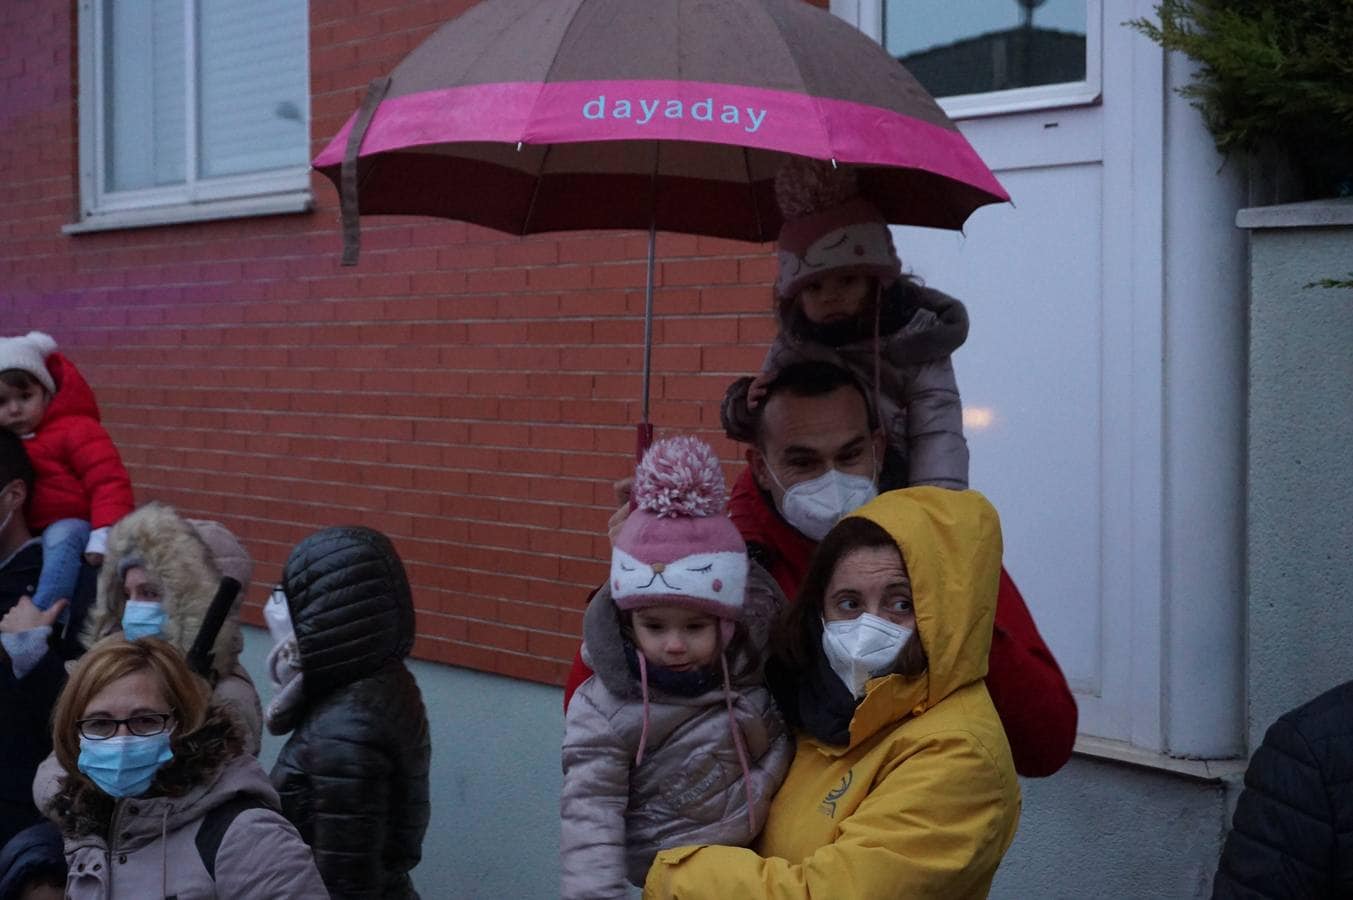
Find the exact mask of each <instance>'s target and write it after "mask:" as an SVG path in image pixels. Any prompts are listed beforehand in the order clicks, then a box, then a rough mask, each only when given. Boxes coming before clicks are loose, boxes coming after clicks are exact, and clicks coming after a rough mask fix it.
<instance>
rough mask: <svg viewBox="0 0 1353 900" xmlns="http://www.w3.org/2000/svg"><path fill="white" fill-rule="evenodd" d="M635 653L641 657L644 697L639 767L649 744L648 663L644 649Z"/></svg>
mask: <svg viewBox="0 0 1353 900" xmlns="http://www.w3.org/2000/svg"><path fill="white" fill-rule="evenodd" d="M635 655H636V656H638V657H639V693H640V694H642V695H643V698H644V724H643V726H642V727H641V728H640V729H639V752H638V753H635V754H634V765H635V766H636V767H637V766H638V765H639V764H640V763H642V762H643V761H644V748H645V747H647V746H648V663H647V662H646V661H645V660H644V651H642V650H640V651H639V652H638V653H637V654H635Z"/></svg>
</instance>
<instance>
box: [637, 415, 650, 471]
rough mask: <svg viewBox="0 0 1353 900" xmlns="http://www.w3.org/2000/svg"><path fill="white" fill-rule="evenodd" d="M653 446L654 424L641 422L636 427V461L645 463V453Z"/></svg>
mask: <svg viewBox="0 0 1353 900" xmlns="http://www.w3.org/2000/svg"><path fill="white" fill-rule="evenodd" d="M652 444H653V423H652V422H640V423H639V424H638V425H635V426H634V461H635V462H643V461H644V453H645V452H647V450H648V448H649V447H650V446H652Z"/></svg>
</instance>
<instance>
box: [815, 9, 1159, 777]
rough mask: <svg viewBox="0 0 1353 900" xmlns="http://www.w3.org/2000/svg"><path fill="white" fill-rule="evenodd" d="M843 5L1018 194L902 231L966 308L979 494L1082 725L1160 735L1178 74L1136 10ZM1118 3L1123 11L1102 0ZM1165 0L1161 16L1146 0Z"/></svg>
mask: <svg viewBox="0 0 1353 900" xmlns="http://www.w3.org/2000/svg"><path fill="white" fill-rule="evenodd" d="M1028 5H1032V6H1034V7H1035V8H1034V9H1032V10H1026V9H1025V6H1026V4H1025V3H1021V2H1018V0H982V2H972V3H952V2H946V0H834V2H833V3H832V11H833V12H834V13H835V14H837V15H839V16H841V17H843V18H845V19H846V20H847V21H850V22H852V23H853V24H855V25H857V26H858V27H860V28H861V29H862V30H863V31H865V32H866V33H868V34H870V35H871V36H873V37H875V38H878V39H881V40H882V42H883V43H884V45H885V47H887V48H888V49H889V51H890V52H892V53H893V55H895V56H899V57H901V58H903V60H904V62H910V63H911V65H910V68H912V70H913V72H914V74H917V75H918V77H920V78H921V80H922V82H923V83H926V84H927V86H928V87H931V89H932V91H935V92H937V93H939V92H944V93H954V92H961V94H962V95H961V96H953V97H949V98H947V99H942V101H941V102H942V103H943V105H944V106H945V107H946V109H947V110H948V111H949V112H950V115H951V116H953V117H954V118H955V119H956V120H958V121H959V124H960V127H961V129H962V131H963V133H964V134H965V135H966V136H967V137H968V139H969V141H971V143H972V144H973V146H974V147H975V148H976V149H977V151H978V153H980V154H981V156H982V158H983V159H984V160H986V162H987V164H988V165H989V166H990V167H991V168H992V170H993V171H994V172H995V173H996V175H997V177H998V178H999V179H1000V180H1001V183H1002V184H1003V185H1004V186H1005V188H1006V189H1007V191H1008V192H1009V193H1010V195H1011V197H1012V203H1011V204H1009V205H1003V206H998V207H985V208H983V209H981V210H979V211H978V212H976V213H975V214H974V215H973V216H972V218H971V219H970V220H969V222H968V225H967V229H966V233H964V234H956V233H951V232H942V231H936V230H929V229H910V228H904V229H898V230H897V232H896V235H895V237H896V239H897V242H898V251H899V254H900V255H901V257H902V261H903V265H904V266H906V267H907V268H908V269H910V270H911V271H913V272H915V273H916V274H918V275H920V276H921V277H922V278H923V279H924V280H925V281H926V282H927V283H928V284H930V285H931V286H933V287H936V288H938V289H940V290H942V291H945V292H946V293H950V294H953V295H954V296H956V297H958V298H959V299H961V300H963V301H964V302H965V303H966V304H967V306H968V311H969V314H970V316H971V320H972V328H971V334H970V337H969V339H968V343H967V345H966V346H965V347H964V348H963V349H962V350H960V351H959V352H958V353H957V354H956V356H955V368H956V370H957V373H958V380H959V386H960V389H961V391H962V393H963V399H964V405H965V408H966V412H965V424H966V432H967V437H968V442H969V444H970V446H971V449H972V472H971V474H972V486H973V487H974V488H975V489H978V490H981V491H982V492H984V493H985V494H987V495H988V496H989V497H990V498H991V499H992V501H993V502H994V503H995V504H996V506H997V508H998V509H999V510H1000V512H1001V515H1002V521H1003V526H1004V534H1005V561H1006V566H1007V568H1008V570H1009V571H1010V574H1011V576H1012V577H1013V578H1014V579H1015V581H1016V583H1017V584H1018V585H1019V586H1020V588H1021V590H1022V591H1023V593H1024V595H1025V597H1026V599H1027V600H1028V602H1029V606H1030V608H1031V609H1032V610H1033V613H1034V615H1035V618H1036V619H1037V623H1038V626H1039V628H1040V630H1041V631H1042V633H1043V635H1044V637H1045V639H1046V640H1047V642H1048V644H1049V645H1050V646H1051V648H1052V650H1053V652H1054V654H1055V655H1056V656H1057V659H1058V661H1059V662H1060V663H1061V666H1062V668H1063V670H1064V672H1065V673H1066V676H1067V679H1068V681H1069V682H1070V683H1071V686H1072V689H1073V690H1074V691H1075V693H1076V695H1077V700H1078V703H1079V705H1080V731H1081V733H1082V735H1086V736H1092V737H1096V738H1101V739H1108V740H1111V741H1115V742H1123V743H1125V744H1131V745H1135V746H1136V747H1139V748H1143V749H1151V750H1157V751H1158V750H1163V749H1165V747H1164V744H1163V738H1162V733H1161V681H1160V678H1161V636H1162V633H1163V632H1162V624H1161V609H1162V601H1161V594H1162V592H1161V589H1160V583H1161V533H1160V531H1161V510H1160V494H1159V491H1158V490H1157V487H1158V486H1159V484H1160V483H1161V456H1160V450H1159V448H1160V446H1161V439H1162V435H1161V416H1160V408H1161V384H1160V378H1161V366H1160V351H1161V324H1162V310H1161V305H1162V283H1161V253H1162V248H1161V235H1162V225H1161V219H1162V210H1161V178H1162V153H1163V141H1164V136H1163V127H1162V124H1163V119H1164V116H1163V112H1162V110H1163V108H1164V102H1163V66H1162V65H1161V56H1160V53H1159V51H1158V50H1157V49H1156V48H1155V47H1154V46H1153V45H1151V44H1150V43H1149V42H1147V41H1145V40H1144V39H1142V38H1141V37H1140V36H1138V35H1137V34H1136V33H1135V32H1132V31H1130V30H1129V29H1127V28H1124V27H1122V26H1121V22H1122V21H1123V20H1124V19H1127V18H1130V17H1131V16H1132V15H1142V14H1146V13H1149V8H1147V9H1144V10H1138V9H1134V8H1131V6H1132V5H1130V4H1125V3H1118V2H1112V0H1110V2H1108V3H1107V4H1105V3H1101V2H1098V0H1089V2H1087V0H1047V2H1046V3H1039V2H1033V3H1031V4H1028ZM1106 5H1107V6H1109V7H1111V9H1112V11H1109V10H1106V9H1105V6H1106ZM1139 5H1140V6H1142V7H1149V4H1139Z"/></svg>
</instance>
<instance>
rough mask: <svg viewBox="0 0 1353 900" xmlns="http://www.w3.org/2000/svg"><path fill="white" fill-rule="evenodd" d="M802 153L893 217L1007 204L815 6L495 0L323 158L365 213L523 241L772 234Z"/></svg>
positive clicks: (913, 94)
mask: <svg viewBox="0 0 1353 900" xmlns="http://www.w3.org/2000/svg"><path fill="white" fill-rule="evenodd" d="M788 156H804V157H812V158H816V159H820V160H831V161H832V162H833V163H834V164H837V165H848V166H850V167H852V168H853V169H854V170H855V171H856V173H857V175H858V177H859V181H860V185H861V191H862V193H863V194H864V195H865V196H867V197H868V198H869V199H870V200H872V201H873V202H874V203H875V204H876V205H877V206H878V207H879V209H880V210H881V211H882V212H883V214H884V216H885V217H886V218H887V219H888V221H889V222H893V223H895V224H906V225H920V226H929V227H934V228H950V229H958V228H961V227H962V226H963V223H964V222H965V221H966V220H967V218H968V216H969V215H970V214H971V213H972V212H973V211H974V210H975V209H977V208H978V207H980V206H982V205H984V204H987V203H997V202H1001V201H1005V200H1008V199H1009V197H1008V195H1007V194H1006V193H1005V191H1004V189H1002V187H1001V185H1000V184H999V183H998V182H997V180H996V178H995V176H993V175H992V174H991V171H990V170H989V169H988V168H987V167H986V165H985V164H984V163H983V162H982V160H981V159H980V158H979V157H978V155H977V153H976V152H975V151H974V150H973V149H972V147H971V146H970V145H969V144H968V142H967V140H966V139H965V138H964V137H963V135H962V134H960V133H959V131H958V129H957V128H956V127H955V126H954V124H953V122H951V121H950V120H949V118H948V117H947V116H946V115H945V114H944V112H943V110H941V109H940V107H939V106H938V104H936V103H935V101H934V99H932V98H931V97H930V95H929V94H928V93H926V91H925V89H924V88H922V87H921V86H920V84H919V83H917V81H916V80H915V79H914V78H912V77H911V75H910V74H908V73H907V71H906V70H905V69H903V68H902V66H901V65H900V64H899V63H898V62H897V61H896V60H895V59H893V58H892V57H890V56H889V55H888V54H887V53H886V52H885V51H884V50H883V48H881V47H880V46H879V45H877V44H876V43H874V42H873V41H871V40H869V39H868V38H866V37H865V36H864V35H862V34H861V33H860V32H859V31H857V30H856V29H854V28H852V27H851V26H850V25H848V24H846V23H844V22H842V21H841V20H839V19H837V18H836V17H834V16H832V15H830V14H829V13H827V12H825V11H823V10H821V9H818V8H816V7H814V6H811V5H809V4H808V3H805V2H803V0H717V2H716V0H484V2H482V3H479V4H478V5H476V6H474V7H472V8H471V9H470V10H468V11H467V12H466V13H464V14H463V15H461V16H459V17H457V18H455V19H453V20H451V21H449V22H447V23H446V24H444V25H442V26H441V27H440V28H438V29H437V30H436V31H435V32H433V33H432V34H431V35H430V36H429V37H428V38H427V39H426V40H425V41H424V42H423V43H422V44H421V45H419V46H418V47H417V48H416V49H414V50H413V51H412V52H410V53H409V55H408V56H407V57H405V58H404V60H403V61H401V62H400V63H399V65H398V66H397V67H396V68H395V69H394V71H393V72H391V74H390V75H389V76H388V77H385V78H380V79H376V80H375V81H373V82H372V84H371V86H370V88H369V89H368V92H367V96H366V99H365V101H364V103H363V105H362V107H361V108H360V109H359V110H358V111H357V112H356V113H354V114H353V116H352V117H351V118H350V119H349V121H348V122H347V124H346V125H344V127H343V129H342V130H341V131H340V132H339V133H338V134H337V135H336V136H335V137H334V138H333V140H332V141H330V143H329V145H328V146H327V147H326V148H325V149H324V151H323V152H322V153H321V154H320V155H319V156H318V157H317V158H316V159H315V161H314V165H315V167H316V168H317V169H318V170H319V171H320V172H322V173H323V174H325V175H326V176H328V177H329V178H330V179H332V180H333V181H334V183H335V184H336V185H337V186H338V187H339V193H340V197H341V201H342V211H343V223H344V226H343V227H344V262H345V263H349V264H351V263H355V262H356V259H357V246H358V225H357V217H358V213H359V212H361V213H368V214H408V215H427V216H439V217H443V218H450V219H460V220H464V221H468V222H474V223H476V224H479V225H484V226H487V227H490V228H494V229H497V230H500V231H505V232H509V233H513V234H532V233H536V232H545V231H565V230H577V229H609V228H624V229H648V230H649V236H650V241H649V291H648V303H647V306H646V312H647V319H646V328H645V354H644V404H643V418H644V423H643V424H641V426H640V431H641V440H643V439H645V438H644V437H643V436H644V435H646V434H647V433H648V432H647V429H646V426H647V422H648V394H649V387H648V386H649V369H650V356H649V352H650V348H651V339H650V338H651V317H652V266H653V236H654V235H655V233H656V232H657V231H659V230H661V231H674V232H684V233H690V234H702V235H711V236H717V237H726V238H733V239H739V240H747V241H757V242H762V241H768V240H772V239H774V238H775V237H776V235H777V234H778V232H779V229H780V224H781V217H780V213H779V210H778V208H777V207H776V204H775V200H774V191H773V185H774V178H775V173H776V170H777V169H778V168H779V166H780V164H781V162H782V161H783V160H784V159H785V158H786V157H788Z"/></svg>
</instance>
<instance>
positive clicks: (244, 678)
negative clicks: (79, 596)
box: [81, 503, 263, 753]
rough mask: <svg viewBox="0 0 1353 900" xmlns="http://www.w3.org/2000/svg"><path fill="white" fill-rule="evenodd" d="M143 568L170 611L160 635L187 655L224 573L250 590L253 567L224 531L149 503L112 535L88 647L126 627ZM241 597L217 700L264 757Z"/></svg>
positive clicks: (220, 649)
mask: <svg viewBox="0 0 1353 900" xmlns="http://www.w3.org/2000/svg"><path fill="white" fill-rule="evenodd" d="M138 568H139V569H141V570H143V571H144V574H145V580H146V582H147V583H148V585H150V587H151V589H152V590H153V591H154V592H155V593H157V594H158V601H159V604H160V607H161V610H162V611H163V613H164V617H163V621H162V622H161V623H160V625H159V637H161V638H163V639H164V640H166V641H168V642H169V643H171V644H173V645H174V646H175V647H177V648H178V649H179V650H180V651H182V652H183V653H184V654H187V652H188V650H189V649H190V648H191V647H192V645H193V641H194V640H195V639H196V637H197V633H198V631H199V630H200V629H201V627H202V621H203V619H205V618H206V615H207V610H208V608H209V607H210V606H211V601H212V598H213V597H215V596H216V591H217V589H218V588H219V587H220V584H221V576H222V575H229V576H230V577H232V578H234V579H235V580H237V581H239V582H240V584H241V585H245V586H247V585H248V584H249V579H250V575H251V574H252V569H253V564H252V562H251V561H250V558H249V554H248V553H247V552H246V551H245V549H244V547H243V546H242V545H241V544H240V542H239V541H238V540H237V539H236V538H235V536H234V535H232V534H231V533H230V532H229V531H228V530H227V529H226V528H225V527H224V526H222V525H220V524H218V523H216V522H207V521H198V520H188V519H184V518H183V517H182V516H180V515H179V514H178V513H177V512H175V511H174V509H173V508H172V507H170V506H167V505H165V504H163V503H147V504H146V505H145V506H142V507H140V508H139V509H137V510H135V511H134V512H132V513H130V514H129V515H127V516H124V517H123V518H122V519H120V520H119V521H118V522H117V524H115V525H114V526H113V528H112V530H111V531H110V532H109V534H108V553H107V555H106V556H105V557H104V562H103V568H102V569H101V570H100V571H99V592H98V599H97V600H96V601H95V604H94V609H93V610H91V611H90V613H89V615H88V616H87V617H86V618H85V627H84V631H83V633H82V635H81V641H82V643H84V645H85V646H86V647H89V646H92V645H93V644H94V643H95V642H96V641H98V640H99V639H101V638H103V637H106V636H107V635H110V634H113V633H114V632H116V631H120V630H123V627H124V613H125V612H126V609H127V600H128V599H129V598H128V593H127V584H128V583H129V580H128V577H127V576H128V574H129V573H130V572H131V571H132V570H133V569H138ZM242 600H243V591H241V596H240V597H239V598H237V599H236V601H235V606H234V607H233V608H232V609H231V611H230V615H229V616H227V617H226V620H225V623H224V624H223V625H222V626H221V632H220V634H219V635H217V637H216V643H215V644H214V645H213V647H212V678H211V679H210V680H211V682H212V690H213V700H214V701H215V702H216V703H218V704H221V705H223V706H225V707H226V708H228V709H230V711H231V712H233V713H235V714H236V715H237V716H238V718H239V719H240V724H241V725H242V726H243V728H244V732H245V750H246V752H249V753H257V752H258V748H259V736H260V735H261V733H262V721H263V713H262V709H261V707H260V705H259V699H258V691H257V690H256V689H255V688H254V683H253V681H252V680H251V679H250V678H249V673H248V672H246V671H245V669H244V667H243V666H241V665H240V663H239V658H240V651H241V650H242V649H243V648H244V638H243V636H242V635H241V634H240V623H239V608H240V602H241V601H242Z"/></svg>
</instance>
